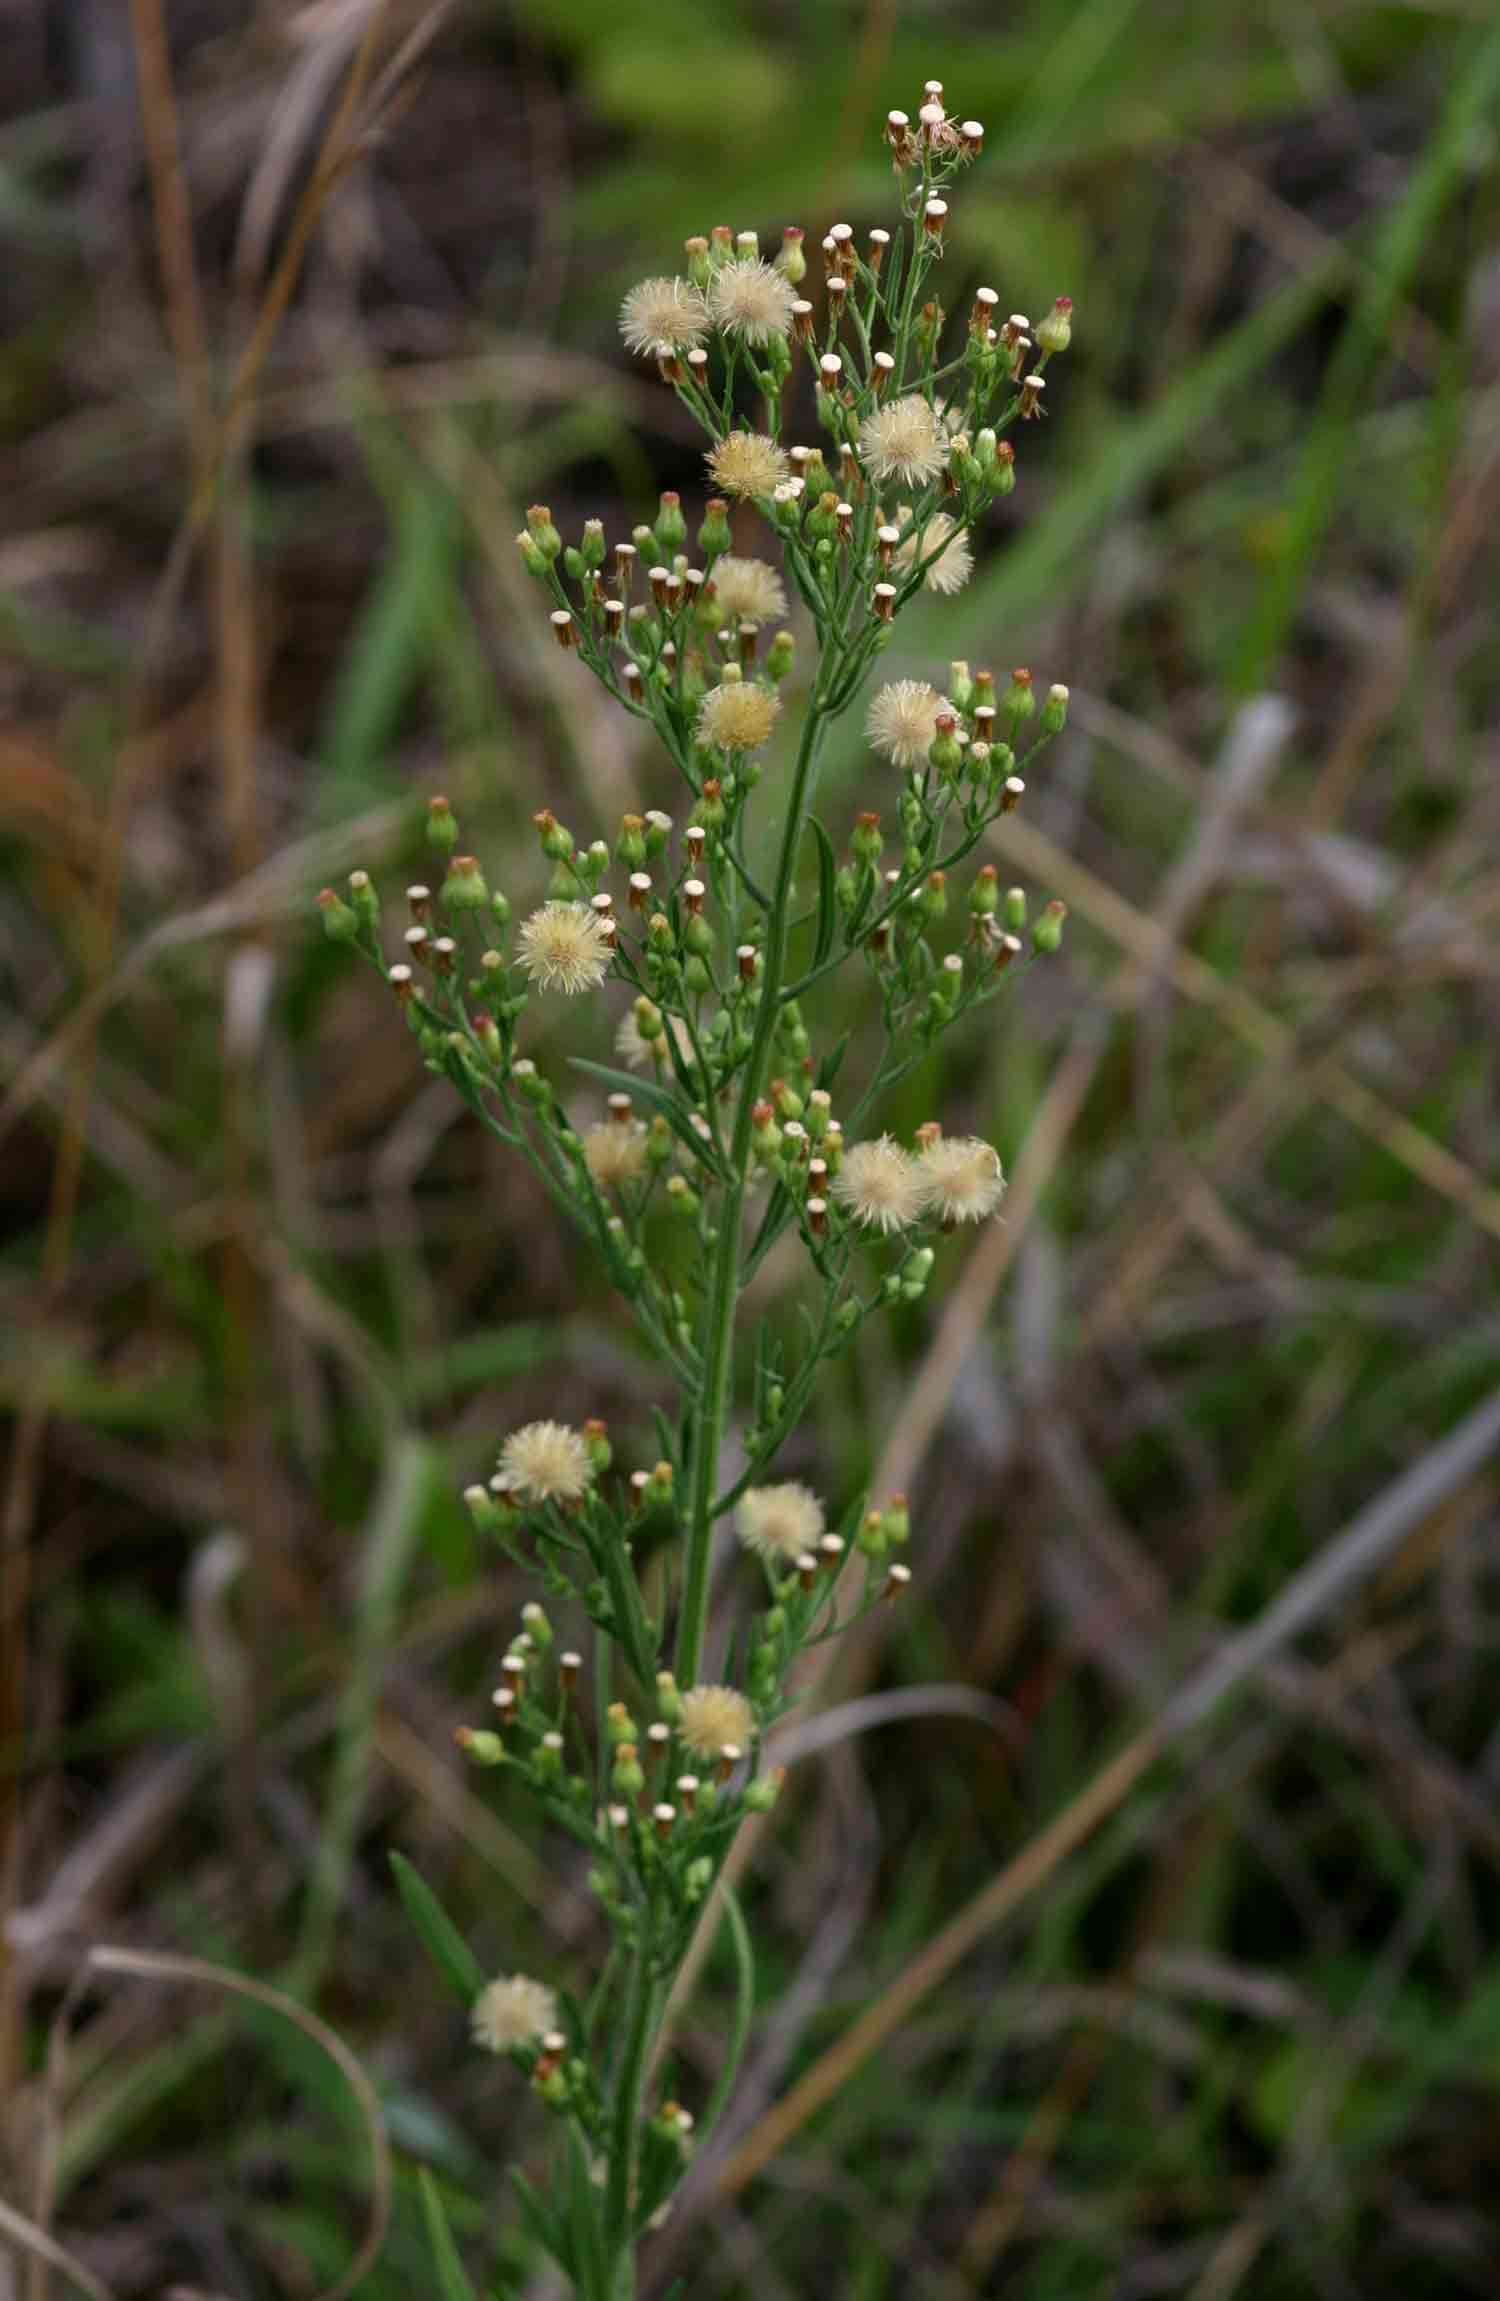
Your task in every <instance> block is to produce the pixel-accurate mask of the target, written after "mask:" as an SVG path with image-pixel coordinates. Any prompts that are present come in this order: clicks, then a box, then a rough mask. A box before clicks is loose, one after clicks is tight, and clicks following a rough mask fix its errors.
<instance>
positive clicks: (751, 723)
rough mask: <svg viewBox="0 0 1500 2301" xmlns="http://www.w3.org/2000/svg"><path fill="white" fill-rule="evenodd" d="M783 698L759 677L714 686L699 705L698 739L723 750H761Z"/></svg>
mask: <svg viewBox="0 0 1500 2301" xmlns="http://www.w3.org/2000/svg"><path fill="white" fill-rule="evenodd" d="M780 710H781V698H780V697H779V696H778V695H776V694H774V693H773V692H772V690H771V689H770V688H769V687H762V686H761V685H760V684H759V682H758V681H756V680H749V679H740V680H735V681H733V682H731V683H729V684H728V685H725V686H722V687H710V689H709V691H708V693H707V694H706V695H705V696H704V698H703V701H702V703H701V704H700V706H699V709H698V741H699V742H700V743H712V744H715V745H716V746H717V747H718V749H719V750H721V751H758V750H759V749H760V747H761V745H762V744H763V743H769V742H770V740H771V730H772V729H773V727H774V726H775V725H776V720H777V716H778V714H779V712H780Z"/></svg>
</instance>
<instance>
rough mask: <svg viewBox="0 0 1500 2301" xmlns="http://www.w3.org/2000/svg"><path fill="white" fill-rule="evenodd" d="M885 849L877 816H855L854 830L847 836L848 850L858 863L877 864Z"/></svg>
mask: <svg viewBox="0 0 1500 2301" xmlns="http://www.w3.org/2000/svg"><path fill="white" fill-rule="evenodd" d="M884 847H885V841H884V839H883V838H882V837H881V832H880V817H879V816H878V815H870V814H865V815H856V816H855V818H854V829H853V831H852V832H851V833H850V835H849V849H850V852H851V854H852V855H853V856H854V859H855V861H856V862H858V863H878V862H879V861H880V857H881V854H882V852H883V850H884Z"/></svg>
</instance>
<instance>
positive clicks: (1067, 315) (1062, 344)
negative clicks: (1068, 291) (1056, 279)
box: [1033, 296, 1073, 352]
mask: <svg viewBox="0 0 1500 2301" xmlns="http://www.w3.org/2000/svg"><path fill="white" fill-rule="evenodd" d="M1033 333H1034V335H1035V337H1036V341H1037V346H1038V348H1039V349H1040V350H1041V351H1044V352H1065V351H1066V350H1067V348H1068V345H1069V344H1070V343H1071V341H1072V339H1073V299H1072V297H1071V296H1059V297H1058V299H1057V301H1056V303H1055V304H1054V305H1053V306H1052V309H1051V311H1050V312H1048V313H1047V315H1046V317H1045V318H1044V319H1040V320H1038V321H1037V323H1036V327H1035V329H1034V330H1033Z"/></svg>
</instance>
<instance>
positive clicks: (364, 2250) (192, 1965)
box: [88, 1943, 391, 2301]
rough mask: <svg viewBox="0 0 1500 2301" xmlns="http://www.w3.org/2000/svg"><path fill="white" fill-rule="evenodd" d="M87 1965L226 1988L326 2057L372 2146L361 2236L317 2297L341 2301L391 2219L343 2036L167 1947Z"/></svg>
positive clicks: (108, 1951)
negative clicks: (354, 2250) (345, 2263)
mask: <svg viewBox="0 0 1500 2301" xmlns="http://www.w3.org/2000/svg"><path fill="white" fill-rule="evenodd" d="M88 1963H89V1966H90V1967H91V1968H92V1970H93V1971H94V1972H95V1973H109V1974H128V1975H131V1976H133V1977H135V1978H136V1979H138V1980H142V1981H186V1982H193V1983H196V1984H198V1985H200V1986H201V1987H203V1988H206V1989H219V1990H227V1991H228V1992H229V1994H230V1995H231V1996H233V1997H243V1998H248V1999H249V2000H250V2002H251V2003H252V2004H254V2005H261V2006H264V2007H265V2008H266V2010H267V2011H268V2012H270V2013H276V2014H280V2015H281V2017H282V2018H283V2020H285V2021H289V2022H291V2023H293V2024H294V2026H295V2027H296V2028H298V2029H300V2030H301V2032H302V2034H303V2036H304V2037H306V2038H309V2039H310V2040H311V2041H312V2043H313V2044H314V2045H316V2046H317V2047H318V2048H319V2049H320V2051H321V2052H323V2053H325V2054H326V2055H327V2056H328V2059H329V2060H330V2061H331V2062H332V2063H333V2065H334V2067H335V2068H336V2069H337V2071H338V2073H339V2075H340V2076H341V2077H342V2078H343V2080H344V2083H345V2084H346V2085H347V2086H348V2088H349V2091H350V2093H351V2094H352V2095H353V2097H354V2103H355V2107H356V2108H357V2109H358V2111H359V2114H360V2119H361V2122H362V2123H363V2125H364V2128H365V2137H366V2139H367V2141H368V2142H369V2146H370V2214H369V2221H368V2224H367V2226H366V2229H365V2234H364V2236H363V2238H362V2239H361V2241H360V2245H359V2250H358V2252H357V2253H356V2254H355V2256H354V2259H353V2260H352V2261H351V2262H350V2264H349V2266H348V2268H347V2269H346V2270H345V2271H344V2274H343V2276H342V2277H339V2278H337V2279H336V2280H335V2281H334V2283H333V2284H332V2285H326V2286H324V2288H323V2290H322V2291H321V2293H319V2294H318V2295H317V2297H316V2301H345V2296H346V2295H347V2294H350V2293H353V2292H355V2291H356V2290H357V2289H358V2287H359V2286H360V2285H361V2284H362V2283H363V2281H364V2279H365V2278H366V2277H367V2276H368V2275H369V2272H370V2271H371V2269H373V2267H374V2266H375V2263H376V2261H377V2260H378V2259H379V2258H380V2251H381V2247H382V2246H383V2245H384V2243H385V2233H386V2230H387V2228H388V2226H389V2223H390V2217H391V2148H390V2142H389V2141H388V2139H387V2138H386V2130H385V2119H384V2117H383V2116H382V2114H381V2109H380V2101H379V2098H378V2096H377V2094H376V2092H375V2088H374V2086H373V2085H372V2084H371V2083H370V2080H369V2079H368V2077H366V2075H365V2073H364V2071H363V2069H362V2068H361V2067H360V2065H359V2063H358V2062H357V2061H356V2059H355V2058H354V2055H353V2054H352V2053H351V2052H350V2051H349V2048H348V2046H347V2045H345V2043H344V2041H343V2039H342V2038H341V2037H339V2036H338V2035H337V2033H336V2032H335V2031H333V2030H331V2029H330V2028H329V2026H328V2024H327V2022H326V2021H320V2020H319V2018H318V2016H317V2015H316V2014H315V2013H311V2012H309V2010H308V2008H307V2007H306V2006H305V2005H299V2004H298V2003H297V2000H296V1999H295V1998H293V1997H288V1996H287V1995H286V1993H285V1991H284V1990H279V1989H273V1988H272V1987H271V1984H270V1983H269V1982H265V1981H256V1980H254V1979H252V1977H251V1976H250V1975H249V1974H243V1973H235V1972H234V1971H233V1970H232V1969H231V1968H230V1967H228V1966H221V1965H212V1964H210V1963H209V1961H208V1960H207V1959H206V1958H201V1957H179V1956H178V1955H176V1954H175V1952H171V1951H166V1950H137V1949H121V1948H117V1947H115V1946H114V1945H113V1944H109V1943H101V1944H100V1945H99V1947H98V1948H96V1949H92V1950H90V1951H89V1955H88Z"/></svg>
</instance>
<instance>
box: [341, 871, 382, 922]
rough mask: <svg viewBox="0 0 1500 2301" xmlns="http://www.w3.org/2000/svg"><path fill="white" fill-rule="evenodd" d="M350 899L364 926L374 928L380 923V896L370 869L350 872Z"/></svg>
mask: <svg viewBox="0 0 1500 2301" xmlns="http://www.w3.org/2000/svg"><path fill="white" fill-rule="evenodd" d="M349 900H350V902H351V903H352V905H353V906H354V911H355V915H356V917H357V918H358V920H359V923H360V925H361V926H362V927H369V928H371V929H373V928H376V927H378V926H379V925H380V897H379V896H378V895H377V894H376V892H375V882H374V880H373V879H372V878H371V877H370V874H369V872H368V871H351V872H350V873H349Z"/></svg>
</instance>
